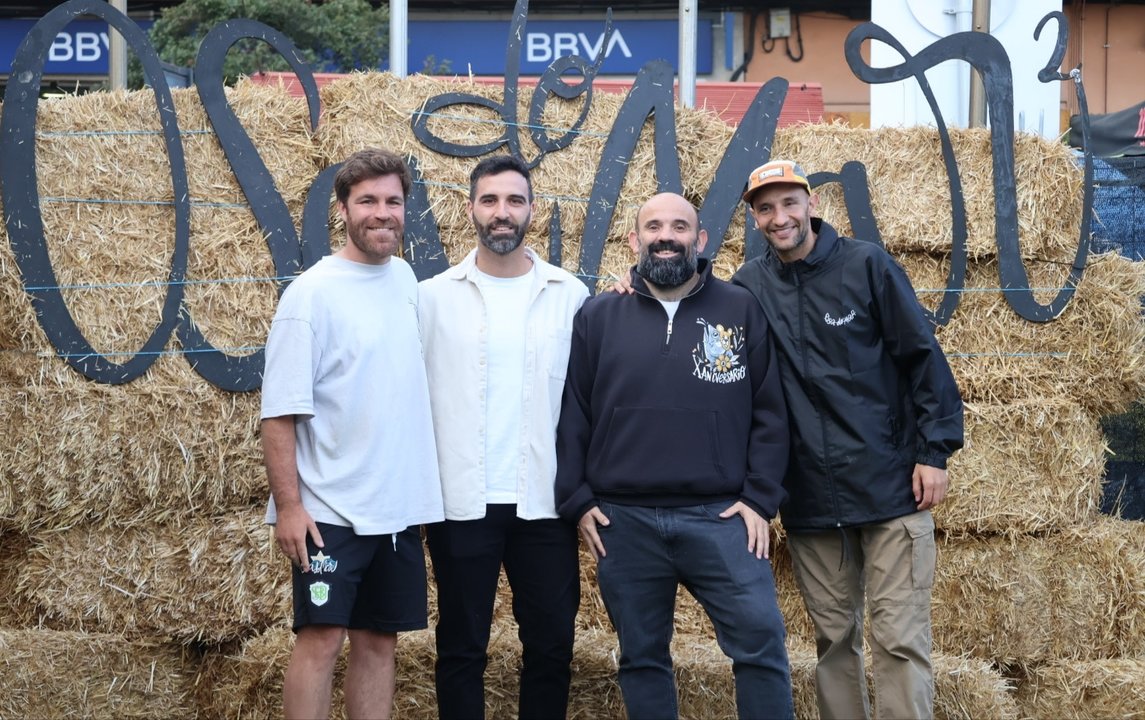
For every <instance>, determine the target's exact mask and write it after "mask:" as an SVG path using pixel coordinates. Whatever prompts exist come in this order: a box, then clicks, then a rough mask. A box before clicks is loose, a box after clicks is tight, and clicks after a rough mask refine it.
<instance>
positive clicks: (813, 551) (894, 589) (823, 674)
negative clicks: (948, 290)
mask: <svg viewBox="0 0 1145 720" xmlns="http://www.w3.org/2000/svg"><path fill="white" fill-rule="evenodd" d="M743 200H744V202H745V203H747V205H748V207H749V209H750V211H751V214H752V217H753V218H754V219H755V223H756V226H757V227H759V229H760V231H762V232H763V234H764V237H765V238H766V239H767V243H768V246H769V247H768V248H767V249H766V250H765V251H764V253H763V255H762V256H760V257H758V258H756V259H754V260H752V261H750V262H748V263H746V264H745V265H744V266H743V267H742V268H740V270H739V271H738V272H737V273H736V274H735V276H734V277H733V278H732V281H733V282H734V283H736V284H738V285H742V286H743V287H745V288H747V289H748V290H750V291H751V292H752V293H753V294H754V295H755V296H756V298H757V299H758V300H759V303H760V305H761V306H762V307H763V311H764V314H765V315H766V316H767V318H768V321H769V323H770V325H771V328H772V331H773V333H774V335H775V341H776V346H777V349H778V354H779V367H780V375H781V377H782V380H783V390H784V394H785V396H786V398H787V408H788V416H789V419H790V423H791V433H792V436H791V437H792V446H791V463H790V464H789V465H788V467H787V474H786V476H785V478H784V487H785V488H786V490H787V493H788V497H787V500H786V501H785V503H784V504H783V506H782V507H781V510H780V516H781V517H782V520H783V527H784V529H785V530H786V531H787V537H788V547H789V548H790V551H791V557H792V560H793V563H794V567H795V576H796V580H797V582H798V584H799V590H800V593H801V594H802V596H803V601H804V604H805V605H806V607H807V611H808V613H809V614H810V615H811V618H812V620H813V621H814V625H815V641H816V646H817V650H818V655H819V662H818V665H817V667H816V672H815V679H816V693H817V700H818V704H819V713H820V716H821V717H822V718H824V720H829V719H830V718H860V717H862V718H868V717H870V702H869V700H868V697H867V686H866V678H865V675H864V670H863V615H864V600H865V604H866V607H867V609H868V610H869V612H870V616H871V656H872V659H873V661H874V671H875V672H874V677H875V708H876V713H877V715H878V716H879V717H887V718H925V717H932V716H933V714H934V678H933V672H932V669H931V664H930V644H931V632H930V595H931V586H932V584H933V580H934V564H935V543H934V520H933V519H932V517H931V514H930V508H932V507H934V506H935V505H937V504H938V503H940V502H942V499H943V497H944V496H945V494H946V486H947V478H946V461H947V459H948V458H949V457H950V456H951V454H953V453H954V451H956V450H957V449H958V448H960V447H962V438H963V428H962V400H961V397H960V395H959V392H958V386H957V384H956V383H955V381H954V377H953V375H952V374H951V372H950V367H949V365H948V364H947V362H946V357H945V356H944V355H943V352H942V349H941V348H940V347H939V345H938V342H937V341H936V340H935V338H934V332H933V329H932V327H931V323H930V321H929V320H928V319H927V318H926V316H925V315H924V314H923V311H922V308H921V306H920V305H919V303H918V300H917V298H916V297H915V293H914V290H913V288H912V287H911V284H910V280H909V279H908V278H907V276H906V274H905V273H904V272H903V270H902V268H901V267H899V266H898V264H897V263H895V261H894V260H893V259H892V258H891V256H890V255H889V254H887V252H886V251H885V250H883V249H882V248H881V247H879V246H878V245H877V244H875V243H872V242H864V241H860V240H855V239H852V238H847V237H841V236H840V235H839V234H838V233H837V232H836V231H835V228H833V227H831V226H830V225H829V224H827V223H826V222H823V220H822V219H821V218H817V217H812V212H814V210H815V207H816V205H817V204H818V201H819V199H818V196H817V195H815V194H814V193H812V192H811V186H810V183H809V182H808V180H807V175H806V173H804V171H803V169H802V168H801V167H800V166H799V165H797V164H795V163H793V162H788V161H782V160H776V161H772V162H769V163H767V164H765V165H763V166H761V167H759V168H756V169H755V170H754V171H753V172H752V173H751V175H750V177H749V178H748V184H747V191H746V192H745V193H744V194H743Z"/></svg>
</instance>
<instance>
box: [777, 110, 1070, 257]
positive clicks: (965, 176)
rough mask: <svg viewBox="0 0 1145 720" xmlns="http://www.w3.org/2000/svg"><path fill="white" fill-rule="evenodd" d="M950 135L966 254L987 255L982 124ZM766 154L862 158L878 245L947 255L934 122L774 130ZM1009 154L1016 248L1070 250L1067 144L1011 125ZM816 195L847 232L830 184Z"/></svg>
mask: <svg viewBox="0 0 1145 720" xmlns="http://www.w3.org/2000/svg"><path fill="white" fill-rule="evenodd" d="M950 137H951V144H952V146H953V148H954V154H955V157H956V158H957V161H958V171H959V176H960V178H961V181H962V187H963V196H964V198H965V200H966V217H967V253H968V255H969V257H970V258H972V259H977V260H983V259H987V258H990V257H993V256H994V255H996V253H997V245H996V240H995V237H996V231H995V228H994V194H995V193H994V186H993V178H994V171H993V157H992V154H991V142H990V131H989V130H987V129H959V128H952V129H951V131H950ZM772 154H773V156H774V157H785V158H789V159H794V160H798V161H800V163H801V164H802V165H803V168H804V169H805V170H806V171H807V172H809V173H811V172H820V171H826V172H838V171H839V170H840V169H841V168H842V165H843V163H844V162H847V161H858V162H861V163H863V165H864V166H865V167H866V172H867V184H868V189H869V191H870V194H871V210H872V211H873V213H874V217H875V219H876V221H877V222H878V226H879V231H880V233H881V234H882V239H883V242H884V244H885V245H886V246H887V248H888V249H889V250H890V251H891V252H893V253H906V252H910V253H934V254H940V255H946V254H949V253H950V249H951V244H952V241H953V234H952V230H951V228H952V221H951V216H950V207H951V203H950V188H949V183H948V181H947V178H946V169H945V166H944V164H943V160H942V149H941V146H940V144H939V138H938V132H937V131H936V130H935V129H934V128H931V127H922V126H919V127H910V128H879V129H876V130H868V129H866V128H852V127H849V126H847V125H844V124H831V125H796V126H794V127H791V128H784V129H782V130H780V131H779V132H778V133H776V138H775V148H774V152H773V153H772ZM1014 161H1015V162H1014V165H1015V167H1014V176H1015V178H1016V180H1017V186H1018V194H1017V201H1018V239H1019V243H1020V246H1021V250H1022V254H1023V256H1024V257H1027V258H1035V257H1047V256H1051V255H1052V256H1057V255H1061V254H1063V253H1068V254H1069V255H1070V256H1072V254H1073V252H1074V251H1075V250H1076V249H1077V245H1078V239H1079V227H1080V223H1081V214H1082V213H1081V210H1082V206H1081V197H1082V185H1083V180H1084V177H1083V173H1082V171H1081V168H1080V167H1079V166H1078V164H1077V162H1076V161H1075V159H1074V157H1073V155H1072V154H1071V152H1070V150H1069V148H1068V147H1066V146H1065V145H1063V144H1062V143H1060V142H1055V141H1052V140H1046V139H1044V138H1042V137H1040V136H1038V135H1035V134H1032V133H1018V134H1017V135H1016V136H1015V141H1014ZM820 195H821V200H822V202H821V203H820V211H821V214H822V215H823V217H824V218H825V219H826V220H827V221H828V222H830V223H831V224H832V225H834V226H835V227H836V228H837V229H839V231H840V232H842V233H844V234H850V232H851V226H850V221H849V220H848V218H847V216H846V208H845V206H844V205H843V202H842V200H843V196H842V191H841V190H840V189H839V187H838V186H828V187H824V188H821V189H820ZM923 218H925V221H922V222H920V219H923ZM868 239H869V238H868Z"/></svg>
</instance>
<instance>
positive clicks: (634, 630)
mask: <svg viewBox="0 0 1145 720" xmlns="http://www.w3.org/2000/svg"><path fill="white" fill-rule="evenodd" d="M729 506H730V503H718V504H712V505H694V506H689V507H676V508H647V507H637V506H632V505H617V504H614V503H601V504H600V508H601V511H602V512H604V514H605V515H606V516H608V518H609V520H610V521H611V524H610V525H608V526H605V527H600V528H598V530H599V532H600V536H601V539H602V541H603V543H604V549H605V553H606V554H605V556H604V557H602V558H601V559H600V563H599V566H598V567H597V581H598V582H599V584H600V591H601V595H602V597H603V599H604V605H605V609H606V610H607V611H608V615H609V618H610V619H611V620H612V625H613V627H614V628H615V629H616V634H617V636H618V637H619V639H620V668H619V674H618V675H619V681H620V689H621V692H622V694H623V696H624V705H625V707H626V708H627V710H628V717H629V719H630V720H643V719H645V718H655V719H656V720H664V719H665V718H675V717H677V716H678V713H679V708H678V703H677V697H676V683H675V677H674V675H673V671H672V657H671V654H670V652H669V642H670V641H671V639H672V620H673V614H674V611H675V603H676V588H677V586H678V585H679V584H680V583H682V584H683V585H684V587H685V588H687V589H688V591H689V592H690V593H691V594H692V595H693V596H694V597H695V598H696V600H698V601H699V603H700V604H701V605H702V606H703V607H704V609H705V610H706V611H707V613H708V616H709V617H710V618H711V620H712V624H713V625H714V626H715V629H716V639H717V641H718V642H719V645H720V649H721V650H723V651H724V653H725V654H726V655H727V656H728V657H729V658H731V660H732V672H733V673H734V676H735V685H736V706H737V708H738V710H739V716H740V717H741V718H752V719H753V720H754V719H758V718H791V717H794V713H795V711H794V707H793V704H792V699H791V671H790V666H789V665H788V661H787V650H786V648H785V647H784V636H785V630H784V626H783V617H782V615H780V612H779V607H778V605H777V602H776V597H775V581H774V579H773V577H772V574H771V565H770V563H769V562H768V561H767V560H760V559H757V558H756V557H755V555H754V554H752V553H749V552H748V550H747V530H746V528H745V526H744V523H743V520H742V519H741V518H740V517H739V516H738V515H736V516H733V517H731V518H728V519H724V518H720V517H719V514H720V513H721V512H723V511H724V510H726V509H727V508H728V507H729Z"/></svg>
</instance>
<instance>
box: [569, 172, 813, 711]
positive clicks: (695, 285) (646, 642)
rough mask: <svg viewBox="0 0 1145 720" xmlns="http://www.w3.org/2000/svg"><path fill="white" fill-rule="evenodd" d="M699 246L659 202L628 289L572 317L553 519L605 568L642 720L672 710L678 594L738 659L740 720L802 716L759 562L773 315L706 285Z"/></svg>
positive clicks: (608, 599)
mask: <svg viewBox="0 0 1145 720" xmlns="http://www.w3.org/2000/svg"><path fill="white" fill-rule="evenodd" d="M706 241H707V234H706V233H705V232H704V231H703V230H700V229H699V220H698V218H697V216H696V210H695V208H694V207H693V206H692V204H691V203H689V202H688V201H687V200H686V199H685V198H683V197H681V196H680V195H676V194H673V193H662V194H659V195H656V196H654V197H653V198H651V199H650V200H648V201H647V202H646V203H644V204H643V205H642V206H641V207H640V209H639V211H638V212H637V216H636V227H635V228H634V229H633V230H632V231H631V232H630V233H629V235H628V242H629V246H630V247H631V248H632V251H633V253H634V254H635V255H636V256H637V263H636V266H635V267H634V268H633V269H632V271H631V272H630V274H629V277H630V282H631V284H632V286H633V288H634V289H635V293H634V294H632V295H617V294H613V293H605V294H602V295H597V296H596V297H595V298H592V299H590V300H588V301H587V302H586V303H585V304H584V307H582V308H581V309H580V311H579V312H578V313H577V315H576V319H575V320H574V322H573V336H572V349H571V351H570V353H569V368H568V378H567V380H566V382H565V393H564V399H563V400H562V402H561V415H560V423H559V424H558V426H557V481H556V499H557V510H558V512H560V515H561V517H563V518H565V519H566V520H568V521H570V522H572V523H577V525H578V526H579V528H580V532H581V536H582V538H584V540H585V544H586V545H587V546H588V548H589V550H590V552H592V554H593V556H594V557H595V558H596V559H597V569H596V573H597V582H598V584H599V585H600V592H601V597H602V599H603V600H604V606H605V609H606V610H607V611H608V617H609V619H610V620H611V621H612V624H613V627H614V628H615V629H616V634H617V637H618V639H619V641H620V661H619V668H618V679H619V682H620V689H621V692H622V693H623V695H624V705H625V708H626V709H627V713H628V717H629V718H632V720H641V719H651V718H657V719H660V718H675V717H677V716H678V715H679V708H678V705H677V699H676V684H675V676H674V674H673V671H672V657H671V654H670V651H669V646H670V641H671V639H672V628H673V613H674V611H675V605H676V592H677V589H678V587H679V585H681V584H682V585H683V586H684V587H686V588H687V589H688V591H689V592H691V593H692V595H694V596H695V597H696V598H697V600H699V602H700V604H701V605H703V607H704V609H705V610H706V611H707V613H708V616H709V617H710V618H711V620H712V624H713V625H714V627H715V630H716V638H717V640H718V642H719V645H720V649H721V650H723V651H724V653H726V654H727V655H728V656H729V657H730V658H731V659H732V672H733V674H734V676H735V688H736V707H737V709H738V712H739V716H740V717H741V718H784V717H793V715H794V709H793V707H792V700H791V678H790V671H789V668H788V663H787V652H786V649H785V647H784V634H785V633H784V627H783V618H782V616H781V615H780V613H779V607H778V604H777V602H776V597H775V583H774V580H773V577H772V574H771V565H770V563H769V562H768V560H767V557H768V549H769V537H768V522H767V521H768V520H769V519H771V518H772V517H774V516H775V512H776V510H777V508H778V507H779V503H780V501H781V500H782V499H783V487H782V478H783V471H784V468H785V467H786V465H787V454H788V446H789V439H788V433H787V423H786V416H787V412H786V409H785V408H784V404H783V391H782V390H781V389H780V387H779V377H778V374H777V368H776V363H775V356H774V353H773V346H772V340H771V338H770V337H769V335H768V332H767V321H766V319H765V318H764V315H763V312H762V311H761V310H760V308H759V304H758V303H756V301H755V300H754V299H753V298H752V296H751V293H749V292H747V291H745V290H744V289H743V288H737V287H734V286H733V285H731V284H730V283H727V282H724V281H722V280H720V279H718V278H715V277H713V276H712V271H711V263H709V262H708V261H707V260H704V259H700V258H699V257H698V256H699V253H700V252H701V251H702V250H703V249H704V244H705V242H706Z"/></svg>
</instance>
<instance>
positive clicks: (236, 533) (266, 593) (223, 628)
mask: <svg viewBox="0 0 1145 720" xmlns="http://www.w3.org/2000/svg"><path fill="white" fill-rule="evenodd" d="M33 542H34V543H35V545H34V547H33V548H32V550H31V552H30V553H29V556H28V559H27V560H26V561H25V562H24V563H23V567H22V568H21V569H20V572H19V581H18V587H19V591H20V593H21V594H22V595H23V596H25V597H26V598H28V599H29V600H30V601H32V602H35V603H36V604H37V606H38V611H39V612H40V614H41V615H42V616H43V617H44V619H45V622H46V623H47V624H49V625H51V626H53V627H58V628H60V629H65V630H84V629H92V628H114V629H115V630H116V631H117V632H122V633H126V634H129V635H133V636H134V635H149V636H162V637H171V638H174V639H176V640H178V641H181V642H202V643H210V644H217V643H221V642H226V641H229V640H235V639H241V638H243V637H248V636H250V635H252V634H254V633H256V632H258V631H259V630H260V629H262V628H266V627H269V626H270V625H272V624H274V623H277V622H280V621H281V619H282V618H284V617H288V615H289V611H290V610H289V608H290V572H289V569H288V567H287V565H286V563H285V562H284V561H283V559H282V556H281V555H279V554H278V552H277V550H276V549H275V548H273V547H271V541H270V532H269V529H268V528H267V527H266V526H264V525H263V524H262V511H261V510H250V511H247V512H245V513H242V514H240V515H238V516H222V517H208V518H200V519H197V520H195V521H193V522H189V523H185V524H184V525H183V526H182V527H178V526H167V525H153V526H149V527H140V528H134V529H128V530H122V531H113V530H108V529H95V528H91V527H88V526H85V525H81V526H77V527H75V528H72V529H69V530H64V531H59V532H53V533H45V534H39V535H36V536H34V537H33Z"/></svg>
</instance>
